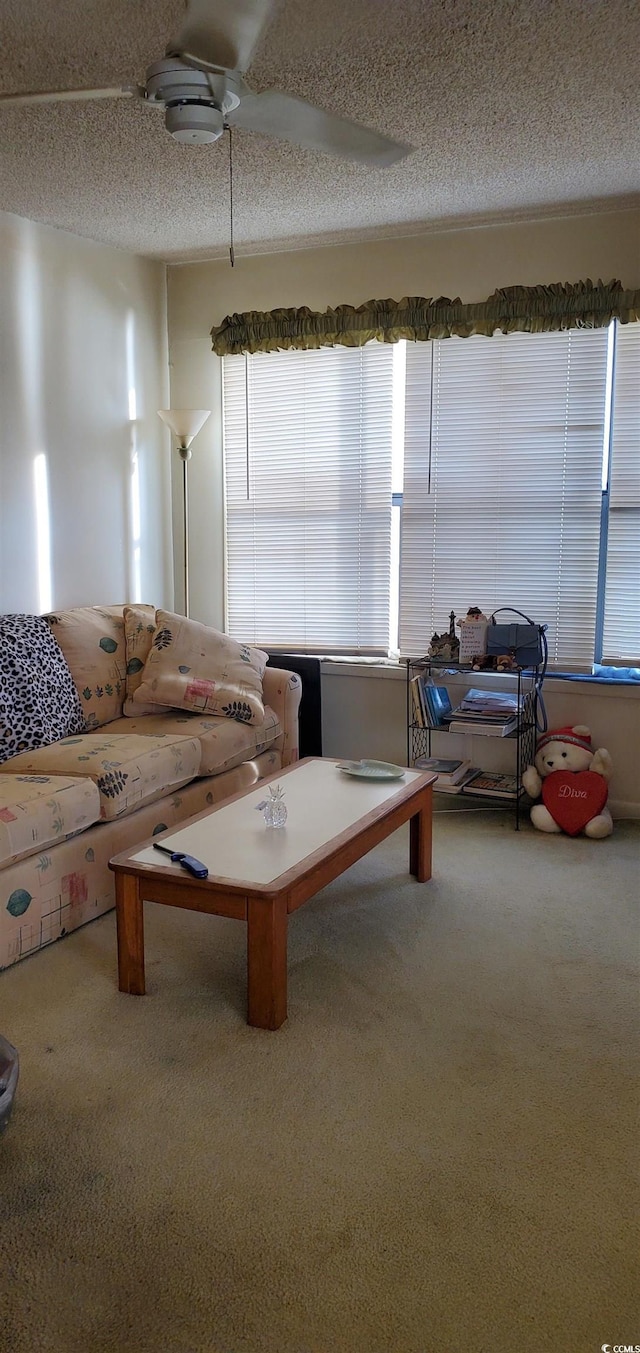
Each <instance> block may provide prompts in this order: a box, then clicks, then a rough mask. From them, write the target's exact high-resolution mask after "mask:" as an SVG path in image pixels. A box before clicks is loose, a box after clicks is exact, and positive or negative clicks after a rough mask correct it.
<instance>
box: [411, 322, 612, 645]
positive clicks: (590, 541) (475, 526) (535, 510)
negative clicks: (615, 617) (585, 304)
mask: <svg viewBox="0 0 640 1353" xmlns="http://www.w3.org/2000/svg"><path fill="white" fill-rule="evenodd" d="M606 353H607V331H606V329H599V330H588V331H587V330H580V331H576V330H571V331H568V332H566V333H553V334H548V333H545V334H509V335H504V336H501V335H496V336H494V337H493V338H483V337H472V338H466V339H461V338H449V339H446V340H442V341H436V342H433V343H431V344H415V345H413V344H408V345H407V384H406V409H405V478H404V498H403V510H402V540H401V579H400V646H401V650H402V651H403V652H404V653H409V654H411V653H412V654H421V653H424V652H426V651H427V648H428V645H429V640H430V638H431V635H432V633H433V632H434V631H438V632H441V631H442V630H443V629H447V628H448V623H449V612H450V611H451V610H452V609H453V610H454V611H455V612H456V615H458V616H459V615H461V614H462V615H464V614H465V613H466V611H467V608H468V607H469V606H473V605H477V606H480V607H481V608H482V609H483V610H485V612H487V614H488V613H489V612H491V611H493V610H494V609H496V608H497V607H499V606H514V607H516V608H518V609H519V610H522V611H525V612H526V613H527V614H528V615H530V616H531V617H532V618H533V619H534V620H536V621H537V622H539V623H546V624H548V626H549V632H548V638H549V653H550V661H554V662H560V663H562V664H563V665H565V666H568V665H572V666H584V667H587V668H588V667H589V666H590V665H591V663H592V661H593V651H594V634H595V618H596V596H597V578H598V550H599V535H600V514H601V492H602V447H603V423H604V408H605V390H606ZM432 363H433V371H432V370H431V364H432ZM508 618H509V617H508V616H506V617H504V619H508ZM514 618H515V617H514Z"/></svg>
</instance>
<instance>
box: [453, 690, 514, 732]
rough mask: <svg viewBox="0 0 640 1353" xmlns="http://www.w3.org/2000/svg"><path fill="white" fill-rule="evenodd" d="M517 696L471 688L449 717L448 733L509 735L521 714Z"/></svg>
mask: <svg viewBox="0 0 640 1353" xmlns="http://www.w3.org/2000/svg"><path fill="white" fill-rule="evenodd" d="M521 708H522V707H521V705H520V707H519V706H518V697H517V695H511V694H509V693H508V692H505V691H483V690H477V689H476V688H474V687H472V688H471V690H469V691H467V694H466V695H465V697H464V700H461V701H460V704H459V705H456V708H455V709H453V710H451V713H450V714H449V717H448V728H449V732H450V733H482V734H483V736H485V737H498V738H504V737H508V735H509V733H514V732H515V730H516V729H517V727H518V720H519V718H520V715H521Z"/></svg>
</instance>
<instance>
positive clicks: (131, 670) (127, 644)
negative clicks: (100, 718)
mask: <svg viewBox="0 0 640 1353" xmlns="http://www.w3.org/2000/svg"><path fill="white" fill-rule="evenodd" d="M155 632H156V608H155V606H144V605H143V604H142V602H140V603H138V604H136V605H131V606H125V608H124V648H125V657H126V661H127V683H126V690H127V693H126V696H125V701H124V705H123V708H122V713H123V714H127V715H128V716H129V718H139V717H140V715H141V714H157V713H158V706H157V705H141V704H139V703H138V704H134V701H133V697H134V695H135V693H136V691H137V689H138V686H139V685H140V682H141V681H142V673H143V671H144V665H145V662H146V661H147V658H148V656H149V652H150V649H151V641H152V639H153V636H154V634H155Z"/></svg>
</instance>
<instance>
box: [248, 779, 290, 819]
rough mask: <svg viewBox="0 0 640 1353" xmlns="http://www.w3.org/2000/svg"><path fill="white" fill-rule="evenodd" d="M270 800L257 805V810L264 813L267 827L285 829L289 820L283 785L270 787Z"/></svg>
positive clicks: (268, 792)
mask: <svg viewBox="0 0 640 1353" xmlns="http://www.w3.org/2000/svg"><path fill="white" fill-rule="evenodd" d="M267 794H268V796H269V797H268V798H266V799H263V800H262V803H257V804H256V809H257V811H258V812H260V813H264V825H265V827H284V824H285V822H286V820H287V805H286V803H285V801H284V790H283V788H282V785H268V786H267Z"/></svg>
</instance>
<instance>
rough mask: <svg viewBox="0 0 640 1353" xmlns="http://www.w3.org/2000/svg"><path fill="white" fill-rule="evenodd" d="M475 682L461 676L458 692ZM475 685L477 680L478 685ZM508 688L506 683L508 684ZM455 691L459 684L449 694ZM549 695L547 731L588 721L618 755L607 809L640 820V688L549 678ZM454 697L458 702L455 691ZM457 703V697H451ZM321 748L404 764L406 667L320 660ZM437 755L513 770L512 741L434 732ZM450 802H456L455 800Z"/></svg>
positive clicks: (598, 743)
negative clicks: (373, 666) (639, 818)
mask: <svg viewBox="0 0 640 1353" xmlns="http://www.w3.org/2000/svg"><path fill="white" fill-rule="evenodd" d="M469 684H470V683H469V682H468V680H467V679H466V678H463V677H459V678H458V688H459V690H460V697H462V695H463V694H464V690H465V689H466V687H467V686H468V685H469ZM474 684H477V683H474ZM507 686H508V683H507ZM453 689H455V683H454V686H453V687H452V691H453ZM544 698H545V704H546V707H547V714H548V718H549V727H550V728H564V727H566V726H567V724H586V725H587V727H588V728H590V729H591V732H592V734H593V745H594V748H595V747H606V748H607V750H608V751H609V752H610V753H611V756H612V759H613V769H614V773H613V777H612V780H611V786H610V807H611V811H612V812H613V814H614V816H615V817H635V818H637V817H640V777H639V776H638V748H639V747H640V689H638V687H632V686H622V687H618V688H616V687H615V686H599V685H596V684H594V683H591V682H586V681H585V682H576V681H559V680H557V679H555V680H554V679H553V678H552V677H551V678H549V679H548V680H547V681H546V682H545V687H544ZM452 699H454V697H453V695H452ZM454 703H455V699H454ZM322 750H323V754H324V756H337V757H345V758H353V759H356V758H359V757H362V756H368V757H374V758H376V759H378V760H380V761H393V762H395V763H396V764H400V765H404V764H405V757H406V755H407V696H406V669H405V668H403V670H402V672H399V671H394V670H392V669H390V668H381V669H377V670H376V669H374V668H371V667H367V668H365V670H364V671H362V670H361V669H360V670H359V669H358V668H357V667H356V666H353V667H352V666H349V665H348V664H342V663H335V664H329V663H324V664H323V671H322ZM432 750H433V753H434V755H438V756H465V757H468V758H469V759H470V760H471V761H472V762H473V764H474V765H481V766H482V768H483V769H484V770H503V771H508V772H510V773H513V771H514V770H515V747H514V744H513V742H511V741H509V742H508V744H505V743H503V741H502V739H501V738H477V737H476V738H473V739H472V738H470V737H464V739H463V738H461V737H459V736H457V735H456V736H455V737H454V736H453V735H450V734H435V735H434V738H433V743H432ZM452 803H455V801H454V800H452Z"/></svg>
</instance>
